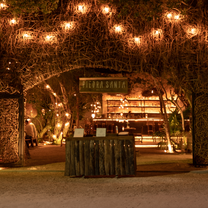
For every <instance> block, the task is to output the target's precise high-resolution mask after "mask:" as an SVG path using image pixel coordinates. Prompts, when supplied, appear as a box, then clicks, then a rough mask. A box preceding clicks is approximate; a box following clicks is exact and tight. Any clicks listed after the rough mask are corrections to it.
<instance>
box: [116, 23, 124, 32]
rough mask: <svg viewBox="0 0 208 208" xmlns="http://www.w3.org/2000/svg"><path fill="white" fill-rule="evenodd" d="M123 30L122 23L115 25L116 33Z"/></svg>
mask: <svg viewBox="0 0 208 208" xmlns="http://www.w3.org/2000/svg"><path fill="white" fill-rule="evenodd" d="M122 30H123V28H122V26H120V25H116V26H115V32H116V33H121V32H122Z"/></svg>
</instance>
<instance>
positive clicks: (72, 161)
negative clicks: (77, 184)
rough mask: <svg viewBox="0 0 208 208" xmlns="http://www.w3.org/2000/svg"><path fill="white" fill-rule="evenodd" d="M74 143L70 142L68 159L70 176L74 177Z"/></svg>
mask: <svg viewBox="0 0 208 208" xmlns="http://www.w3.org/2000/svg"><path fill="white" fill-rule="evenodd" d="M74 144H75V141H73V140H72V141H71V150H70V154H71V156H70V159H71V162H70V176H75V175H76V171H75V155H74V152H75V148H74V147H75V145H74Z"/></svg>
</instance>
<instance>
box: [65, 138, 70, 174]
mask: <svg viewBox="0 0 208 208" xmlns="http://www.w3.org/2000/svg"><path fill="white" fill-rule="evenodd" d="M65 148H66V150H65V152H66V155H65V158H66V161H65V176H70V165H71V153H70V151H71V141H68V140H67V141H66V146H65Z"/></svg>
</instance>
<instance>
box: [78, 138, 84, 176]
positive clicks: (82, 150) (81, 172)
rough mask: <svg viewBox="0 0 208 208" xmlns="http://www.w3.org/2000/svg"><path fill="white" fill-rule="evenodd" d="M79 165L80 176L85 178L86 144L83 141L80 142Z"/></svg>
mask: <svg viewBox="0 0 208 208" xmlns="http://www.w3.org/2000/svg"><path fill="white" fill-rule="evenodd" d="M79 164H80V175H81V176H83V175H84V173H85V169H84V167H85V166H84V144H83V141H82V140H80V141H79Z"/></svg>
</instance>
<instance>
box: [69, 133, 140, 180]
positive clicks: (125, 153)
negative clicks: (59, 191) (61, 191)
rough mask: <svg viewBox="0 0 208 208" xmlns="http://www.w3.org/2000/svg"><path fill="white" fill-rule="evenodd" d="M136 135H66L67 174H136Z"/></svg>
mask: <svg viewBox="0 0 208 208" xmlns="http://www.w3.org/2000/svg"><path fill="white" fill-rule="evenodd" d="M135 172H136V156H135V142H134V137H133V136H107V137H82V138H73V137H72V138H67V139H66V167H65V175H66V176H106V175H109V176H110V175H111V176H120V175H121V176H124V175H135Z"/></svg>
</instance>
